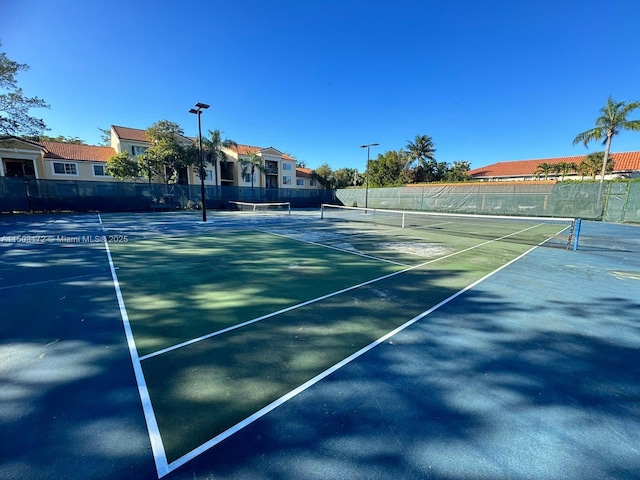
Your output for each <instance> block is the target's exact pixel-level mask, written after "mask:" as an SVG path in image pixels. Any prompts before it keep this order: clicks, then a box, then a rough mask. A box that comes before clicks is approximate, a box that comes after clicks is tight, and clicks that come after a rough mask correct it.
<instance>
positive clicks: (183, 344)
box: [140, 227, 533, 361]
mask: <svg viewBox="0 0 640 480" xmlns="http://www.w3.org/2000/svg"><path fill="white" fill-rule="evenodd" d="M530 228H533V227H529V228H525V229H523V230H521V231H519V232H514V233H511V234H509V235H504V236H502V237H500V238H494V239H492V240H487V241H485V242H482V243H480V244H478V245H474V246H472V247H467V248H465V249H463V250H459V251H457V252H453V253H449V254H448V255H444V256H442V257H438V258H434V259H433V260H428V261H426V262H423V263H420V264H418V265H414V266H412V267H409V268H405V269H403V270H398V271H397V272H393V273H389V274H387V275H383V276H382V277H378V278H374V279H373V280H368V281H366V282H363V283H359V284H358V285H353V286H351V287H347V288H343V289H342V290H338V291H336V292H332V293H328V294H327V295H323V296H321V297H317V298H314V299H312V300H308V301H306V302H302V303H298V304H296V305H292V306H290V307H287V308H283V309H282V310H278V311H277V312H273V313H269V314H267V315H263V316H261V317H258V318H254V319H252V320H247V321H246V322H242V323H239V324H237V325H233V326H231V327H227V328H224V329H222V330H218V331H215V332H211V333H208V334H206V335H202V336H200V337H197V338H192V339H191V340H187V341H186V342H181V343H178V344H176V345H172V346H171V347H167V348H163V349H162V350H157V351H155V352H151V353H148V354H146V355H143V356H142V357H140V361H142V360H147V359H148V358H153V357H156V356H158V355H162V354H163V353H168V352H171V351H173V350H177V349H179V348H182V347H186V346H188V345H193V344H194V343H198V342H201V341H203V340H207V339H208V338H212V337H216V336H218V335H222V334H223V333H227V332H231V331H233V330H237V329H239V328H242V327H246V326H247V325H251V324H252V323H256V322H260V321H262V320H266V319H267V318H272V317H275V316H276V315H280V314H282V313H286V312H290V311H291V310H296V309H298V308H301V307H305V306H307V305H310V304H312V303H316V302H319V301H321V300H326V299H327V298H331V297H334V296H336V295H340V294H342V293H346V292H349V291H351V290H355V289H356V288H360V287H364V286H366V285H370V284H372V283H376V282H379V281H381V280H385V279H387V278H390V277H394V276H396V275H400V274H401V273H406V272H409V271H411V270H415V269H416V268H420V267H424V266H425V265H429V264H431V263H435V262H439V261H440V260H444V259H445V258H450V257H453V256H455V255H459V254H461V253H465V252H468V251H470V250H473V249H476V248H479V247H482V246H484V245H487V244H489V243H492V242H496V241H498V240H502V239H503V238H507V237H510V236H512V235H517V234H518V233H521V232H524V231H526V230H529V229H530Z"/></svg>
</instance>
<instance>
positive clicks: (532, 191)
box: [336, 182, 640, 222]
mask: <svg viewBox="0 0 640 480" xmlns="http://www.w3.org/2000/svg"><path fill="white" fill-rule="evenodd" d="M336 197H337V198H338V200H339V201H340V202H341V203H342V204H343V205H345V206H349V207H364V206H365V204H366V206H368V207H369V208H388V209H397V210H423V211H432V212H453V213H479V214H494V215H524V216H544V217H576V218H584V219H592V220H601V219H604V220H605V221H609V222H640V218H639V217H640V183H638V182H612V183H605V184H603V185H600V184H599V183H560V182H558V183H553V182H539V183H517V182H511V183H500V182H491V183H488V182H487V183H474V184H459V185H452V184H447V185H421V186H411V187H399V188H371V189H369V191H368V194H367V190H366V189H365V188H352V189H345V190H338V191H337V193H336ZM605 206H606V208H605Z"/></svg>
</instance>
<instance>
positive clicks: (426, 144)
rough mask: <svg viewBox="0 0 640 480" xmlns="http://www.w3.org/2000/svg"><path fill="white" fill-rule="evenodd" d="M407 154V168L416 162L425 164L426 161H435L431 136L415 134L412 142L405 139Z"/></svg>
mask: <svg viewBox="0 0 640 480" xmlns="http://www.w3.org/2000/svg"><path fill="white" fill-rule="evenodd" d="M407 142H409V143H407V146H406V149H407V150H408V151H407V154H408V155H407V156H408V161H407V164H406V165H405V168H407V169H409V168H411V167H412V166H413V164H414V163H416V162H418V163H419V164H420V165H422V166H425V165H426V163H427V161H429V160H430V161H432V162H435V161H436V157H435V153H436V144H435V143H433V138H431V137H430V136H429V135H416V138H415V140H414V141H413V142H411V141H410V140H407Z"/></svg>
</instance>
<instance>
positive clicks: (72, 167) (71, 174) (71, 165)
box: [51, 162, 78, 177]
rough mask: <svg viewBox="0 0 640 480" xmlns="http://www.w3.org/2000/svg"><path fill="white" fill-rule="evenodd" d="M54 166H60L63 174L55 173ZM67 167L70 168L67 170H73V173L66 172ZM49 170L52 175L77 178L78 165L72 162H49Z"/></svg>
mask: <svg viewBox="0 0 640 480" xmlns="http://www.w3.org/2000/svg"><path fill="white" fill-rule="evenodd" d="M56 165H62V168H63V170H64V173H58V172H56ZM67 167H71V168H69V170H73V171H74V172H75V173H69V172H67ZM51 169H52V170H53V174H54V175H63V176H72V177H77V176H78V164H77V163H74V162H51Z"/></svg>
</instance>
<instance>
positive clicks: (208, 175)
mask: <svg viewBox="0 0 640 480" xmlns="http://www.w3.org/2000/svg"><path fill="white" fill-rule="evenodd" d="M204 179H205V181H207V182H213V170H211V169H210V168H205V169H204Z"/></svg>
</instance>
